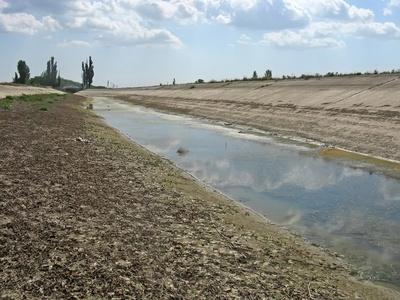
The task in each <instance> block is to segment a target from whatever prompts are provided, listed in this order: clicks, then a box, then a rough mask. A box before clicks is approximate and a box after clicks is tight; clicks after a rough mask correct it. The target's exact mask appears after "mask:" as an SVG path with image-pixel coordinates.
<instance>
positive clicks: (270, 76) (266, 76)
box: [264, 69, 272, 79]
mask: <svg viewBox="0 0 400 300" xmlns="http://www.w3.org/2000/svg"><path fill="white" fill-rule="evenodd" d="M264 77H265V78H268V79H271V78H272V71H271V70H270V69H268V70H267V71H265V74H264Z"/></svg>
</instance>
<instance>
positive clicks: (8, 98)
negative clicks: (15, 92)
mask: <svg viewBox="0 0 400 300" xmlns="http://www.w3.org/2000/svg"><path fill="white" fill-rule="evenodd" d="M6 99H7V100H13V99H14V97H13V96H11V95H7V96H6Z"/></svg>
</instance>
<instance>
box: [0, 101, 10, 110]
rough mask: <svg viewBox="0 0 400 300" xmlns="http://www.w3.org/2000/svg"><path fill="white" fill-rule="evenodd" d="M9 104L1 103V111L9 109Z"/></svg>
mask: <svg viewBox="0 0 400 300" xmlns="http://www.w3.org/2000/svg"><path fill="white" fill-rule="evenodd" d="M11 106H12V105H11V104H10V103H7V102H3V103H1V108H3V109H11Z"/></svg>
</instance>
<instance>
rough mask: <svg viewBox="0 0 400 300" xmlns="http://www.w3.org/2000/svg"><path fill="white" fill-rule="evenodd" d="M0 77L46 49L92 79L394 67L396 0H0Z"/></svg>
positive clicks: (35, 62) (397, 57)
mask: <svg viewBox="0 0 400 300" xmlns="http://www.w3.org/2000/svg"><path fill="white" fill-rule="evenodd" d="M0 51H1V56H0V82H10V81H11V80H12V77H13V76H14V73H15V72H16V70H17V63H18V61H19V60H25V61H26V63H27V65H28V66H29V67H30V70H31V76H35V75H40V74H41V73H42V72H43V71H44V70H45V69H46V63H47V61H48V60H49V59H50V57H51V56H54V57H55V60H56V61H57V63H58V68H59V70H60V71H61V76H62V77H64V78H68V79H73V80H76V81H80V80H81V79H80V78H81V63H82V61H85V60H86V59H87V58H88V57H89V56H92V59H93V62H94V66H95V76H94V84H95V85H106V84H107V81H110V82H112V83H114V84H115V85H117V86H119V87H125V86H144V85H158V84H160V83H163V84H166V83H171V82H172V80H173V78H176V82H177V83H186V82H194V81H195V80H197V79H199V78H201V79H204V80H206V81H209V80H212V79H215V80H223V79H235V78H243V76H247V77H251V76H252V74H253V71H257V73H258V74H259V75H262V74H264V72H265V71H266V70H267V69H270V70H272V73H273V76H276V77H281V76H282V75H296V76H299V75H301V74H315V73H320V74H325V73H327V72H339V73H349V72H372V71H374V70H378V71H386V70H392V69H396V70H397V69H400V0H354V1H350V0H170V1H167V0H97V1H90V0H58V1H54V0H0Z"/></svg>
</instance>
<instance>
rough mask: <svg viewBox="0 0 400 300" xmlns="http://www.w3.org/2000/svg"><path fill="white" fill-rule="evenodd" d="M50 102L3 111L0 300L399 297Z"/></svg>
mask: <svg viewBox="0 0 400 300" xmlns="http://www.w3.org/2000/svg"><path fill="white" fill-rule="evenodd" d="M52 97H53V98H54V99H52V101H51V103H50V102H48V103H46V106H48V110H47V111H43V110H40V109H39V108H40V107H41V106H43V102H33V103H32V102H16V101H15V102H14V103H13V105H12V107H11V109H7V110H6V109H0V129H1V132H2V137H1V139H0V147H1V149H2V151H1V152H0V160H1V161H2V163H1V164H0V199H1V200H0V208H1V209H0V240H1V242H0V287H1V289H0V298H1V299H55V298H57V299H83V298H84V299H98V298H109V299H127V298H141V299H155V298H156V299H160V298H161V299H164V298H176V299H192V298H199V299H210V298H213V299H236V298H242V299H243V298H244V299H248V298H250V299H265V298H266V299H333V298H335V299H357V298H359V299H398V298H399V294H398V293H396V292H394V291H391V290H387V289H385V288H383V287H379V286H376V285H373V284H370V283H368V282H364V281H362V279H361V276H360V275H361V274H360V273H358V272H357V270H354V269H353V268H352V267H351V266H349V265H348V264H347V263H346V262H345V261H343V260H342V259H340V258H338V257H336V256H335V255H333V254H330V253H328V252H327V251H325V250H323V249H321V248H319V247H317V246H312V245H310V244H308V243H307V242H306V241H304V240H303V239H302V238H301V237H298V236H295V235H293V234H291V233H289V232H287V231H285V230H284V229H282V228H280V227H278V226H275V225H274V224H270V223H268V222H267V221H266V220H264V219H263V218H262V217H260V216H258V215H257V214H254V213H253V212H252V211H250V210H248V209H246V208H244V207H242V206H239V205H237V204H236V203H234V202H233V201H231V200H229V199H227V198H225V197H224V196H222V195H220V194H218V193H216V192H214V191H212V190H210V189H209V188H207V187H205V186H203V185H202V184H201V183H199V182H197V181H196V180H194V179H193V178H191V177H190V176H188V175H187V174H185V173H184V172H182V171H181V170H179V169H178V168H176V167H175V166H173V165H172V164H171V163H169V162H168V161H165V160H163V159H161V158H159V157H157V156H155V155H153V154H151V153H149V152H148V151H146V150H145V149H143V148H142V147H140V146H138V145H136V144H134V143H132V142H131V141H129V140H128V139H126V138H125V137H124V136H122V135H121V134H119V133H118V132H117V131H115V130H114V129H112V128H110V127H108V126H107V125H106V124H104V122H103V121H102V120H101V119H100V118H98V117H96V116H95V115H94V114H92V113H91V112H90V111H87V110H85V109H84V105H83V103H84V102H85V98H83V97H80V96H76V95H68V96H52ZM43 101H46V100H45V98H44V100H43Z"/></svg>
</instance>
